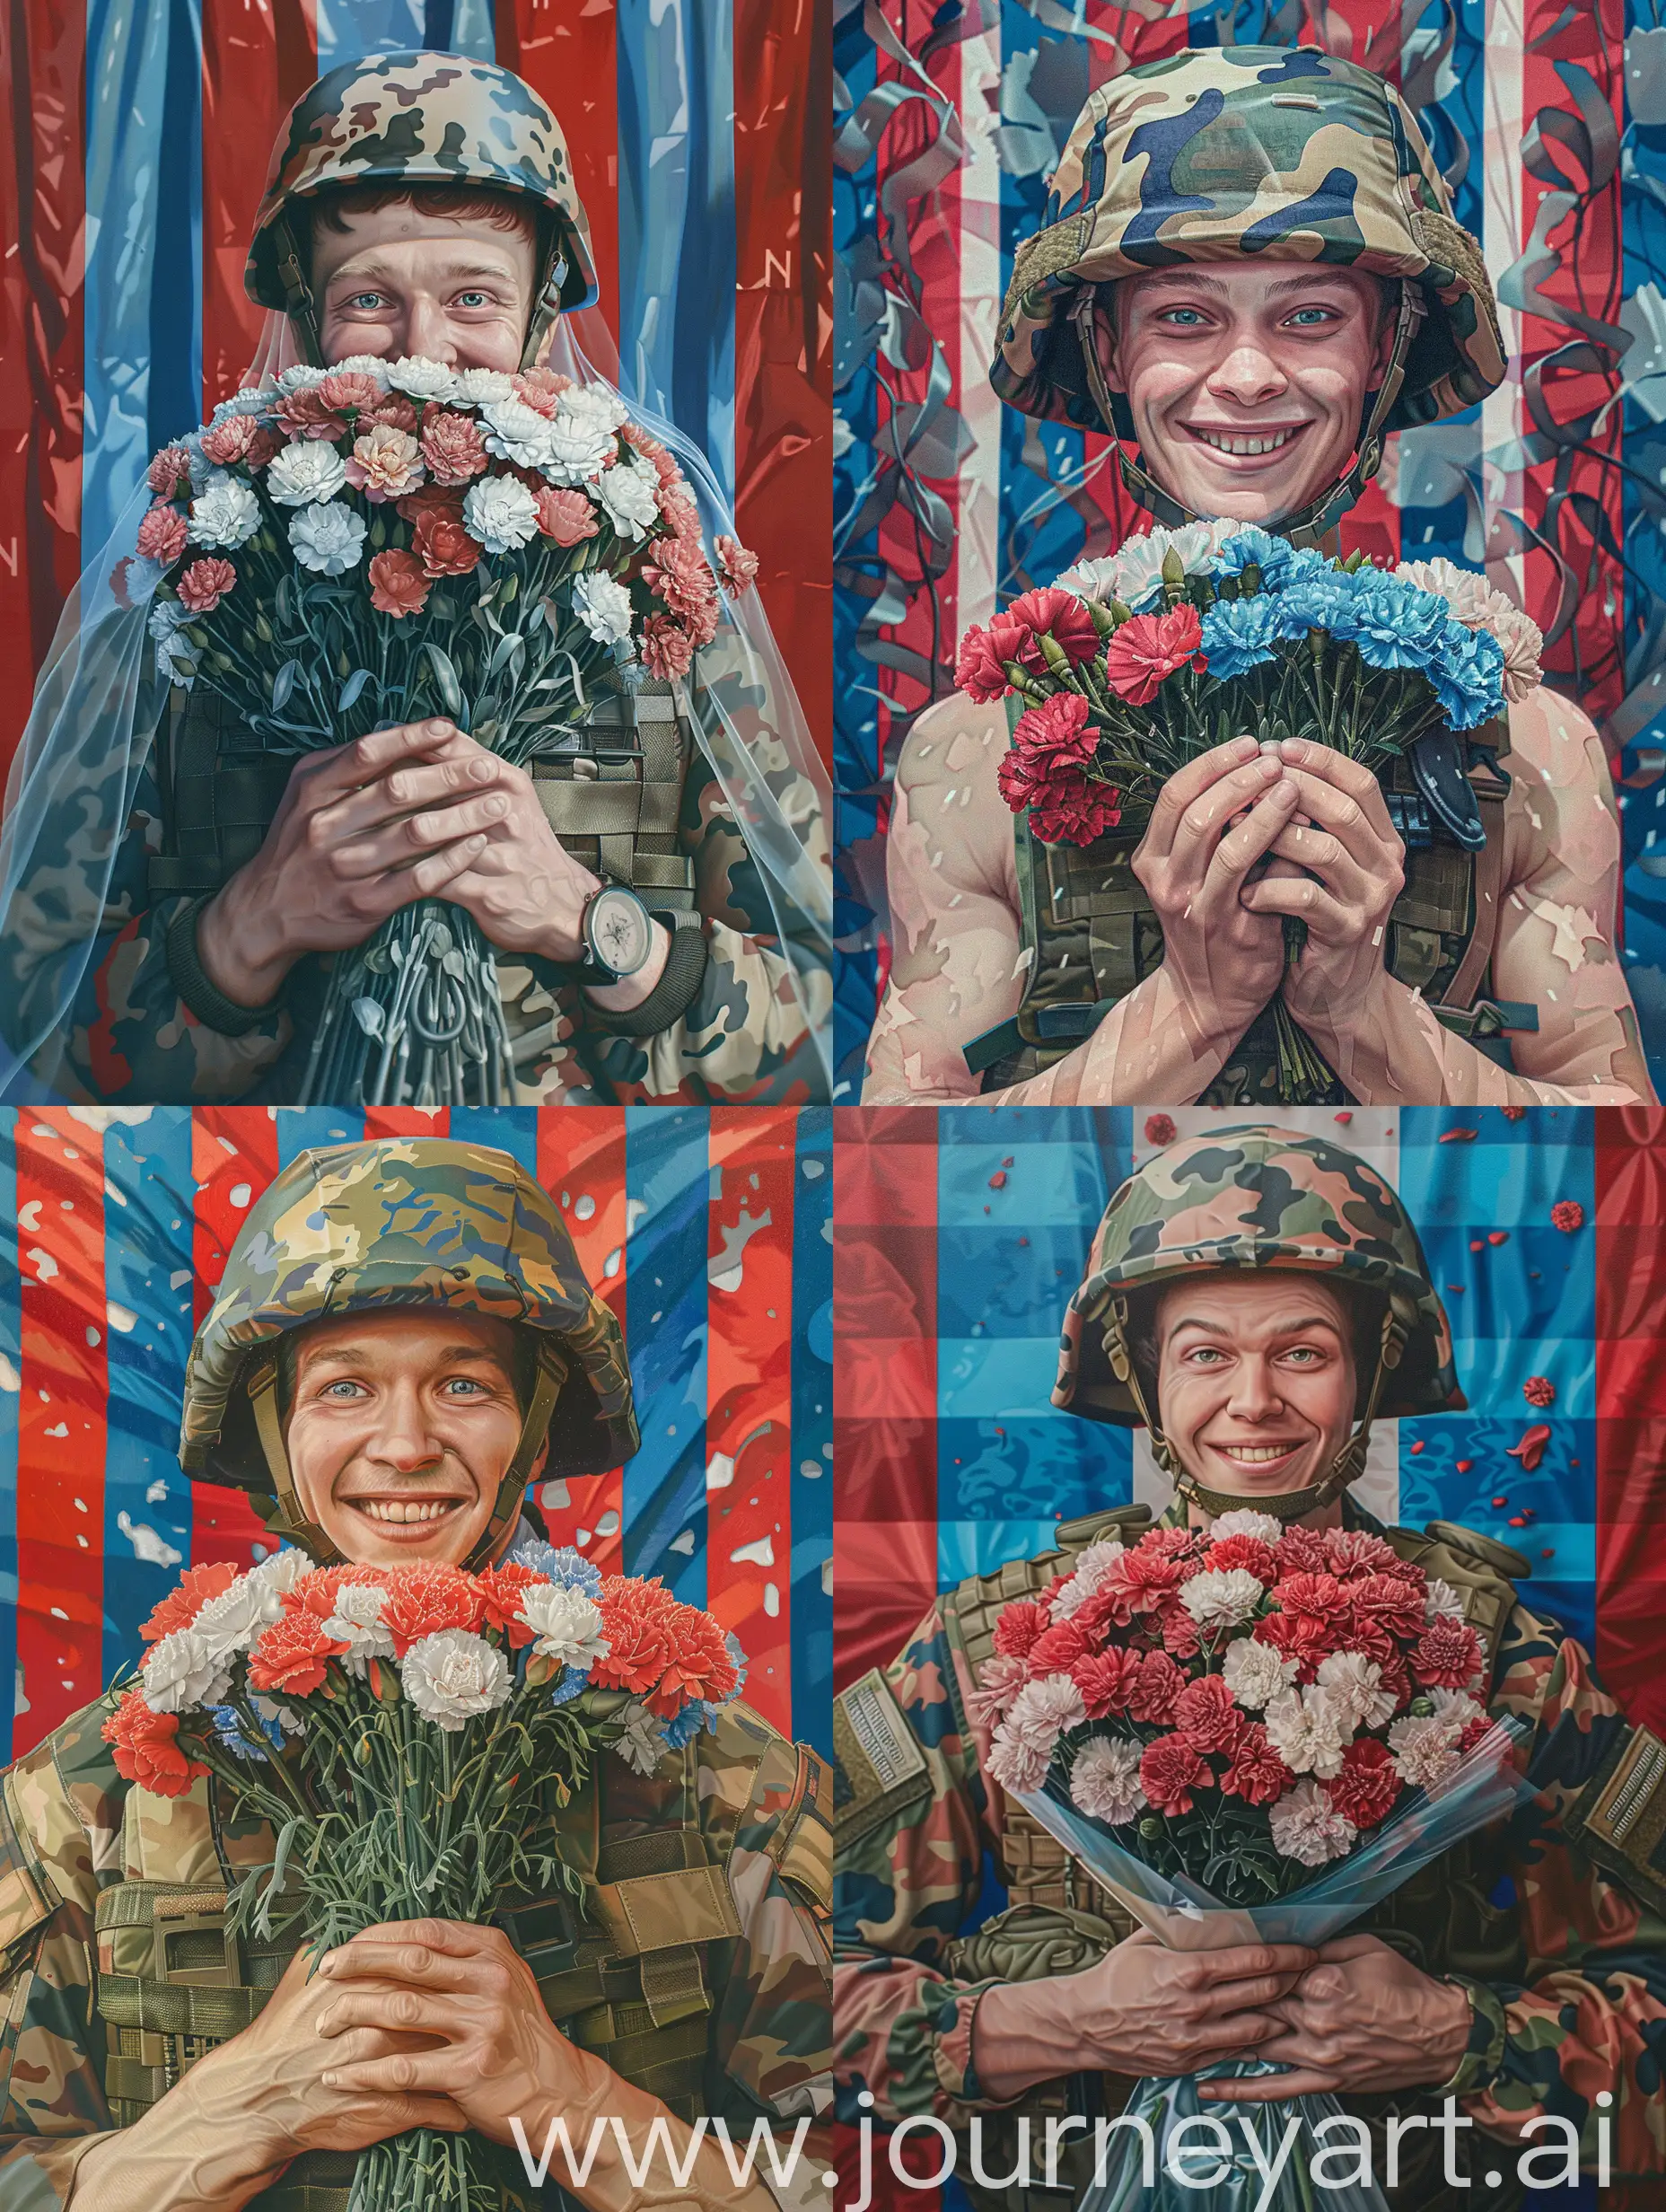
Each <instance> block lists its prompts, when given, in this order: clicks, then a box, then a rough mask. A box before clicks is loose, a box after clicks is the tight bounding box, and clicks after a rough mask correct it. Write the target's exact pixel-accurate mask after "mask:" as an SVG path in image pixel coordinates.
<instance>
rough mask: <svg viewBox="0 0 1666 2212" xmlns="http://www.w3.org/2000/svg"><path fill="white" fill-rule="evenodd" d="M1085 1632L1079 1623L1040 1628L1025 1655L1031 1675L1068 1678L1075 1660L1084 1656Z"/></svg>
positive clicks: (1074, 1621)
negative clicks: (1065, 1675) (1066, 1675)
mask: <svg viewBox="0 0 1666 2212" xmlns="http://www.w3.org/2000/svg"><path fill="white" fill-rule="evenodd" d="M1088 1650H1089V1645H1088V1637H1087V1631H1086V1630H1085V1629H1084V1628H1083V1625H1082V1623H1081V1621H1080V1620H1079V1619H1075V1620H1056V1621H1054V1623H1053V1624H1052V1626H1051V1627H1050V1628H1044V1629H1043V1630H1042V1631H1041V1633H1040V1635H1039V1637H1037V1638H1036V1640H1035V1642H1034V1643H1033V1644H1032V1645H1031V1646H1030V1649H1029V1651H1028V1652H1027V1653H1026V1654H1025V1663H1026V1664H1027V1665H1028V1667H1029V1669H1030V1673H1031V1675H1032V1676H1033V1675H1037V1674H1068V1673H1069V1672H1070V1671H1071V1669H1072V1668H1073V1667H1074V1665H1075V1663H1076V1662H1077V1660H1078V1659H1085V1658H1086V1657H1087V1655H1088Z"/></svg>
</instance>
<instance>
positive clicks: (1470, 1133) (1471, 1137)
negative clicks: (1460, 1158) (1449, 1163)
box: [1440, 1129, 1480, 1145]
mask: <svg viewBox="0 0 1666 2212" xmlns="http://www.w3.org/2000/svg"><path fill="white" fill-rule="evenodd" d="M1479 1135H1480V1131H1479V1130H1478V1129H1448V1130H1447V1131H1446V1133H1445V1135H1444V1136H1443V1137H1442V1138H1441V1139H1440V1142H1441V1143H1442V1145H1472V1144H1473V1143H1474V1142H1475V1140H1476V1138H1477V1137H1478V1136H1479Z"/></svg>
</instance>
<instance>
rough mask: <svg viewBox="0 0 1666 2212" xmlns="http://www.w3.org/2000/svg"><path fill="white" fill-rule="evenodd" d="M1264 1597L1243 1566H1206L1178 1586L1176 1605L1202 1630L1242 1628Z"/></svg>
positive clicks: (1253, 1616) (1263, 1591) (1256, 1582)
mask: <svg viewBox="0 0 1666 2212" xmlns="http://www.w3.org/2000/svg"><path fill="white" fill-rule="evenodd" d="M1266 1594H1267V1591H1266V1585H1265V1584H1262V1583H1259V1582H1258V1581H1257V1580H1256V1578H1255V1576H1253V1575H1252V1574H1251V1573H1250V1570H1249V1568H1248V1567H1227V1568H1225V1569H1224V1570H1223V1569H1222V1568H1220V1567H1206V1568H1205V1569H1204V1571H1203V1573H1202V1574H1200V1575H1193V1576H1190V1577H1189V1578H1188V1580H1187V1581H1185V1582H1183V1583H1182V1584H1180V1603H1181V1604H1182V1605H1183V1606H1184V1607H1185V1608H1186V1610H1187V1611H1188V1613H1189V1614H1190V1615H1191V1617H1192V1619H1194V1620H1195V1621H1196V1622H1197V1626H1198V1627H1199V1628H1202V1629H1204V1630H1206V1631H1207V1630H1210V1629H1214V1628H1242V1626H1243V1624H1244V1622H1245V1621H1246V1620H1252V1619H1254V1618H1255V1609H1256V1607H1257V1606H1258V1604H1259V1603H1260V1602H1261V1600H1262V1598H1263V1597H1264V1596H1265V1595H1266Z"/></svg>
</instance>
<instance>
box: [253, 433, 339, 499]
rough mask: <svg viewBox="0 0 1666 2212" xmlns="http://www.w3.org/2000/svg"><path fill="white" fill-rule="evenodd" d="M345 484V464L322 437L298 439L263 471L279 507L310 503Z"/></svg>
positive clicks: (326, 496)
mask: <svg viewBox="0 0 1666 2212" xmlns="http://www.w3.org/2000/svg"><path fill="white" fill-rule="evenodd" d="M346 487H347V470H346V462H345V461H343V460H342V458H341V455H340V454H339V453H338V452H337V451H336V449H335V447H334V446H333V445H331V444H330V443H329V441H328V439H325V438H297V439H296V440H295V441H294V443H293V444H290V445H286V446H285V448H284V450H283V452H281V453H278V454H276V455H275V457H274V459H273V461H272V465H271V467H270V468H269V469H268V470H267V472H266V488H267V493H268V495H269V496H271V497H272V498H273V499H275V500H276V502H277V504H278V505H279V506H280V507H306V506H311V505H312V503H313V502H314V501H315V500H320V501H321V500H325V499H333V498H334V497H335V496H336V494H337V493H338V492H341V491H345V490H346Z"/></svg>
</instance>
